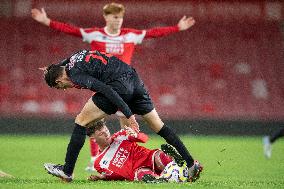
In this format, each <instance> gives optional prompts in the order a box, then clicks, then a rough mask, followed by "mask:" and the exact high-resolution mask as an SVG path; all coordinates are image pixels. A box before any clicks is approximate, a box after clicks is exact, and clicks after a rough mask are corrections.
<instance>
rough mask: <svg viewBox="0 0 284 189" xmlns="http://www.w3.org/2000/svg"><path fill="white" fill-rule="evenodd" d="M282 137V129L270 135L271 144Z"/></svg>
mask: <svg viewBox="0 0 284 189" xmlns="http://www.w3.org/2000/svg"><path fill="white" fill-rule="evenodd" d="M283 136H284V128H282V129H281V130H279V131H277V132H276V133H274V134H273V135H271V137H270V142H271V143H273V142H275V141H276V140H277V139H279V138H280V137H283Z"/></svg>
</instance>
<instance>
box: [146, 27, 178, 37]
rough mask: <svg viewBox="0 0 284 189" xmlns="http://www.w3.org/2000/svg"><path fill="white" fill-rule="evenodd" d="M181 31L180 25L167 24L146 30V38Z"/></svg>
mask: <svg viewBox="0 0 284 189" xmlns="http://www.w3.org/2000/svg"><path fill="white" fill-rule="evenodd" d="M178 31H179V28H178V26H177V25H176V26H167V27H157V28H152V29H148V30H146V35H145V39H147V38H156V37H163V36H167V35H170V34H172V33H177V32H178Z"/></svg>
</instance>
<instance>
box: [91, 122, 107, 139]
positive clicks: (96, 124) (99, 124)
mask: <svg viewBox="0 0 284 189" xmlns="http://www.w3.org/2000/svg"><path fill="white" fill-rule="evenodd" d="M105 125H106V122H105V121H102V120H101V121H97V122H95V121H94V122H91V123H88V124H87V125H86V126H87V135H88V136H89V137H90V136H91V135H92V134H94V133H95V132H96V131H98V130H100V129H102V128H103V127H104V126H105Z"/></svg>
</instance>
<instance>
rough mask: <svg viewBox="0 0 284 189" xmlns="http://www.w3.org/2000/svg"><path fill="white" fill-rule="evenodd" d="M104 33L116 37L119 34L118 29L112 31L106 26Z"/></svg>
mask: <svg viewBox="0 0 284 189" xmlns="http://www.w3.org/2000/svg"><path fill="white" fill-rule="evenodd" d="M104 31H105V32H106V34H108V35H110V36H118V35H119V34H120V29H114V28H111V27H108V26H106V27H105V28H104Z"/></svg>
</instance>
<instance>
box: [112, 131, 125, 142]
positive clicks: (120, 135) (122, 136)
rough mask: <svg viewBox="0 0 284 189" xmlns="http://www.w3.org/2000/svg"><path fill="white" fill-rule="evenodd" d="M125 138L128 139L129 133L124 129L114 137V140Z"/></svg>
mask: <svg viewBox="0 0 284 189" xmlns="http://www.w3.org/2000/svg"><path fill="white" fill-rule="evenodd" d="M125 137H127V133H126V131H125V130H124V129H121V130H120V131H118V132H116V133H114V134H113V135H112V139H113V140H118V139H121V138H125Z"/></svg>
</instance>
